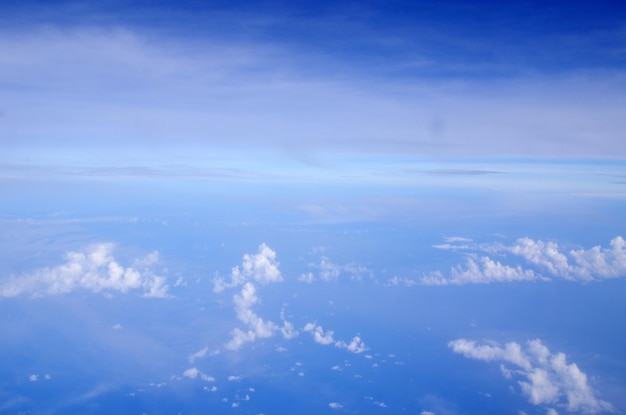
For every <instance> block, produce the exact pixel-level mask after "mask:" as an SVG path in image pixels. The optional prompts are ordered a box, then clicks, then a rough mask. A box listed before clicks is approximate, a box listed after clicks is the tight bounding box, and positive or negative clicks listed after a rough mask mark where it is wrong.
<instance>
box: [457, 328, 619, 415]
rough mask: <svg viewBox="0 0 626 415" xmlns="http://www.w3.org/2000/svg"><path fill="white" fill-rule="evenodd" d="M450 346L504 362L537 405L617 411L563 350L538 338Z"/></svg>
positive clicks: (505, 369)
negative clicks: (523, 342)
mask: <svg viewBox="0 0 626 415" xmlns="http://www.w3.org/2000/svg"><path fill="white" fill-rule="evenodd" d="M448 347H450V349H452V351H453V352H455V353H459V354H462V355H463V356H465V357H467V358H470V359H476V360H482V361H485V362H502V363H501V365H500V369H501V371H502V374H503V375H504V377H506V378H507V379H513V378H521V380H518V382H517V383H518V385H519V387H520V389H521V392H522V393H523V394H524V395H525V396H526V397H527V398H528V400H529V401H530V402H531V403H532V404H534V405H543V406H546V405H550V406H557V407H562V408H564V409H566V410H567V411H570V412H582V413H588V414H596V413H602V412H613V410H614V409H613V406H612V405H611V404H610V403H608V402H605V401H603V400H600V399H598V398H596V396H595V393H594V391H593V390H592V388H591V386H590V385H589V384H588V382H587V375H586V374H585V373H583V372H582V371H581V370H580V369H579V368H578V366H577V365H576V363H567V358H566V356H565V354H563V353H560V352H559V353H552V352H550V350H549V349H548V348H547V347H546V346H545V345H544V344H543V343H542V342H541V340H539V339H535V340H531V341H529V342H528V343H527V344H526V345H520V344H518V343H515V342H510V343H507V344H505V345H504V346H500V345H497V344H479V343H477V342H475V341H472V340H466V339H457V340H453V341H451V342H449V343H448ZM508 365H512V366H513V367H512V368H510V366H508ZM550 409H552V410H553V411H554V409H553V408H550Z"/></svg>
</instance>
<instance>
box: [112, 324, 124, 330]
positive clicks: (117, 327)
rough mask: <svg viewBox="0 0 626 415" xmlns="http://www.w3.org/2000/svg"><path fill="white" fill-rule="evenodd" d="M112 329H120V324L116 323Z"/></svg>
mask: <svg viewBox="0 0 626 415" xmlns="http://www.w3.org/2000/svg"><path fill="white" fill-rule="evenodd" d="M113 330H122V325H121V324H119V323H117V324H115V325H114V326H113Z"/></svg>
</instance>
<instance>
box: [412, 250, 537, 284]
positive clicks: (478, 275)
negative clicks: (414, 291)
mask: <svg viewBox="0 0 626 415" xmlns="http://www.w3.org/2000/svg"><path fill="white" fill-rule="evenodd" d="M543 279H545V278H544V277H542V276H541V275H538V274H536V273H535V272H533V271H532V270H528V269H523V268H522V267H520V266H516V267H511V266H509V265H504V264H502V263H501V262H499V261H494V260H492V259H491V258H489V257H487V256H483V257H480V258H475V257H472V256H470V257H468V258H467V262H466V263H465V265H464V266H461V265H459V266H456V267H454V268H452V270H451V271H450V277H445V276H444V275H443V274H441V273H440V272H435V273H432V274H431V275H428V276H425V277H422V278H421V280H420V281H421V283H422V284H424V285H449V284H453V285H460V284H488V283H491V282H512V281H534V280H543Z"/></svg>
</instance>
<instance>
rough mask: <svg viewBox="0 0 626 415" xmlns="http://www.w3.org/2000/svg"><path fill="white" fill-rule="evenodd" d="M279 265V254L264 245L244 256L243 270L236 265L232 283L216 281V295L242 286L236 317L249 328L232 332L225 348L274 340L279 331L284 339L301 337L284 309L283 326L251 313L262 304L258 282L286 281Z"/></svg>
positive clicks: (230, 348)
mask: <svg viewBox="0 0 626 415" xmlns="http://www.w3.org/2000/svg"><path fill="white" fill-rule="evenodd" d="M278 265H279V263H278V262H277V261H276V252H274V251H273V250H272V249H271V248H270V247H268V246H267V245H266V244H264V243H263V244H261V245H260V246H259V252H258V253H257V254H254V255H249V254H246V255H244V256H243V260H242V264H241V267H239V266H235V267H234V268H233V269H232V271H231V275H230V281H229V282H225V281H224V279H223V278H216V279H214V280H213V284H214V286H213V290H214V291H215V292H222V291H223V290H224V289H226V288H234V287H239V286H241V291H240V292H239V294H235V295H234V296H233V303H234V305H235V313H236V315H237V318H238V319H239V321H241V322H243V323H244V324H245V325H246V326H247V328H246V329H245V330H242V329H240V328H235V329H233V331H232V333H231V334H232V338H231V340H230V341H229V342H228V343H226V345H225V348H226V349H229V350H238V349H240V348H241V347H242V346H243V345H244V344H245V343H249V342H253V341H255V340H257V339H259V338H268V337H271V336H273V335H274V333H275V332H277V331H280V332H281V334H282V335H283V337H284V338H285V339H290V338H293V337H295V336H297V335H298V331H297V330H295V329H294V327H293V324H292V323H290V322H289V321H287V320H286V319H285V314H284V310H281V314H280V317H281V319H282V321H283V324H282V326H280V325H278V324H276V323H274V322H272V321H270V320H264V319H263V318H261V317H260V316H259V315H257V314H256V313H255V312H254V311H253V310H252V307H253V306H254V305H255V304H256V303H257V302H258V301H259V298H258V296H257V289H256V286H255V283H256V284H262V285H264V284H269V283H275V282H281V281H282V280H283V278H282V276H281V274H280V270H279V269H278ZM205 354H206V353H205ZM193 356H195V355H193ZM196 357H202V356H196Z"/></svg>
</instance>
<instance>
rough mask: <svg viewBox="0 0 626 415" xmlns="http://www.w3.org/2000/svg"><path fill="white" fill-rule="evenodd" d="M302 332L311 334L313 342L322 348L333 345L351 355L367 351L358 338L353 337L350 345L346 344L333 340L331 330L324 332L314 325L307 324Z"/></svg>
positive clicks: (320, 327)
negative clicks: (322, 346)
mask: <svg viewBox="0 0 626 415" xmlns="http://www.w3.org/2000/svg"><path fill="white" fill-rule="evenodd" d="M304 331H306V332H309V333H311V336H313V341H315V343H317V344H321V345H324V346H328V345H331V344H332V345H334V346H335V347H338V348H340V349H346V350H348V351H349V352H352V353H362V352H364V351H366V350H367V346H365V343H364V342H363V340H362V339H361V337H359V336H354V337H353V338H352V341H350V343H346V342H345V341H343V340H335V338H334V337H333V336H334V334H335V332H334V331H332V330H326V331H324V329H323V328H322V326H320V325H317V324H316V323H307V324H306V325H305V326H304Z"/></svg>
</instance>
